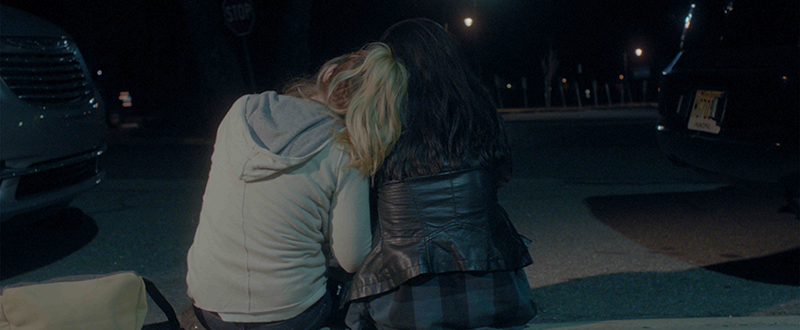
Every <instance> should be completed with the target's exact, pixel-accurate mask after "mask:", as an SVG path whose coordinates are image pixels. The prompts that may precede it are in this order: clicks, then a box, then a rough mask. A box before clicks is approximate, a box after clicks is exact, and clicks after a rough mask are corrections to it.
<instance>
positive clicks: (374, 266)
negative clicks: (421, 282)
mask: <svg viewBox="0 0 800 330" xmlns="http://www.w3.org/2000/svg"><path fill="white" fill-rule="evenodd" d="M497 189H498V185H497V178H496V177H495V173H494V172H493V171H491V170H490V169H487V168H478V169H469V170H462V171H454V172H446V173H441V174H437V175H431V176H424V177H417V178H413V179H408V180H404V181H395V182H388V183H384V184H382V185H380V186H379V187H378V188H377V191H378V196H377V204H378V228H377V229H376V230H377V231H379V234H378V233H376V236H378V237H379V238H380V239H378V240H377V241H376V243H375V246H374V248H373V251H372V252H371V253H370V254H369V255H368V256H367V258H366V260H365V261H364V263H363V264H362V266H361V267H360V268H359V271H358V272H356V274H355V275H354V277H353V281H352V283H351V286H350V291H349V293H348V297H347V300H348V301H349V300H356V299H360V298H364V297H368V296H372V295H377V294H381V293H384V292H387V291H390V290H392V289H394V288H396V287H398V286H400V285H401V284H403V283H404V282H406V281H408V280H410V279H412V278H414V277H416V276H419V275H421V274H441V273H447V272H458V271H482V272H485V271H509V270H517V269H520V268H522V267H525V266H528V265H530V264H532V263H533V261H532V259H531V256H530V253H529V252H528V245H529V242H530V241H529V240H527V238H524V237H522V236H521V235H520V234H519V233H518V232H517V231H516V229H515V228H514V226H513V224H512V223H511V221H510V220H509V217H508V214H507V213H506V211H505V210H504V209H503V208H502V207H501V206H500V205H499V204H498V203H497Z"/></svg>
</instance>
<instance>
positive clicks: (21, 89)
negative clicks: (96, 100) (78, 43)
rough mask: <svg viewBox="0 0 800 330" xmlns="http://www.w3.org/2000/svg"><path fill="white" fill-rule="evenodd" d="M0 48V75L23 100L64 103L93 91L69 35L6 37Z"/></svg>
mask: <svg viewBox="0 0 800 330" xmlns="http://www.w3.org/2000/svg"><path fill="white" fill-rule="evenodd" d="M2 50H3V51H2V52H0V77H2V79H3V81H5V83H6V85H8V87H9V88H11V91H13V92H14V93H15V94H16V95H17V97H18V98H19V99H21V100H23V101H26V102H31V103H45V104H54V103H67V102H72V101H77V100H82V99H85V98H86V97H89V95H91V93H92V89H91V88H92V87H91V85H90V83H89V77H87V75H86V73H85V71H84V70H83V65H82V63H81V61H80V58H79V56H78V50H77V48H76V47H75V45H74V44H73V43H72V42H71V41H70V40H69V39H60V38H21V37H5V38H2Z"/></svg>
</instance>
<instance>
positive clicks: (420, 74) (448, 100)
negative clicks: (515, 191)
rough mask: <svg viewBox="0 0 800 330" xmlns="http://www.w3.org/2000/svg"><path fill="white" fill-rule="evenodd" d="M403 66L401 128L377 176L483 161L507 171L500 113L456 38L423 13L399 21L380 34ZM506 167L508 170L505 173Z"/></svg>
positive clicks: (426, 171)
mask: <svg viewBox="0 0 800 330" xmlns="http://www.w3.org/2000/svg"><path fill="white" fill-rule="evenodd" d="M381 42H383V43H385V44H387V45H389V47H390V48H391V49H392V52H393V53H394V54H395V56H396V57H397V58H398V59H399V60H400V61H401V62H402V63H403V64H404V65H405V67H406V69H407V70H408V74H409V79H408V93H407V98H408V100H407V103H406V106H405V107H404V110H403V113H402V115H401V118H402V133H401V135H400V139H399V140H398V142H397V144H396V145H395V147H394V149H393V151H392V153H390V154H389V156H388V157H387V159H386V160H385V162H384V164H383V166H382V168H381V170H380V171H379V172H378V174H379V175H378V178H379V179H381V180H388V181H394V180H400V179H404V178H411V177H417V176H424V175H432V174H437V173H441V172H445V171H452V170H460V169H466V168H471V167H478V166H487V167H494V168H498V169H501V170H502V172H503V173H501V174H502V175H503V176H504V177H506V178H507V176H508V175H510V170H511V168H510V166H511V158H510V153H509V150H508V141H507V137H506V134H505V130H504V125H503V119H502V117H500V115H499V113H498V112H497V108H496V107H495V105H494V102H493V101H492V99H491V96H490V95H489V92H488V91H487V90H486V89H485V88H484V87H483V85H482V84H481V82H480V80H479V79H478V77H477V76H476V75H475V73H474V72H473V71H472V69H471V68H470V67H469V64H468V63H467V61H465V59H464V58H463V55H462V54H461V52H460V51H459V49H458V45H457V44H456V42H455V40H454V39H453V38H452V37H451V36H450V35H449V34H448V32H447V31H446V30H445V29H444V28H442V26H441V25H439V24H437V23H435V22H433V21H431V20H428V19H411V20H406V21H402V22H399V23H397V24H395V25H393V26H392V27H390V28H389V29H387V30H386V32H385V33H384V34H383V36H382V37H381ZM506 172H507V173H506Z"/></svg>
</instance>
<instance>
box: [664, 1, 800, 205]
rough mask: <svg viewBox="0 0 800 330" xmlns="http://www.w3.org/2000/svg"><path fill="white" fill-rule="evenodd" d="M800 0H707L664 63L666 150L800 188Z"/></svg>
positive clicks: (721, 171)
mask: <svg viewBox="0 0 800 330" xmlns="http://www.w3.org/2000/svg"><path fill="white" fill-rule="evenodd" d="M798 3H800V2H798V1H797V0H785V1H784V0H778V1H771V2H769V3H765V2H763V1H759V0H708V1H699V2H697V3H696V4H693V5H692V6H691V8H690V11H689V15H688V17H687V18H686V22H685V26H684V31H683V36H682V38H681V51H680V52H679V53H678V55H677V56H676V57H675V59H674V60H673V62H672V63H671V64H670V65H669V66H668V67H667V68H666V69H665V70H664V72H663V75H662V77H661V86H660V95H659V114H660V122H659V124H658V127H657V135H658V139H659V143H660V146H661V148H662V149H663V151H664V153H665V154H666V156H667V157H668V158H669V159H670V160H672V161H673V162H674V163H676V164H678V165H682V166H687V167H690V168H693V169H695V170H698V171H699V172H701V173H704V174H707V175H708V176H709V177H712V178H714V179H717V180H721V181H725V182H729V183H732V184H755V185H764V186H773V187H781V188H782V189H785V191H786V194H787V198H788V199H789V201H790V203H789V204H788V205H787V208H788V209H790V210H791V211H792V212H795V213H797V195H798V189H800V176H799V175H798V172H800V157H798V155H800V146H799V145H798V144H799V143H800V133H799V132H800V119H799V118H800V103H799V102H800V85H798V79H800V77H798V71H799V70H798V69H800V23H798V21H799V19H798V16H800V9H799V8H798Z"/></svg>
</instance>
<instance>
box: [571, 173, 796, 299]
mask: <svg viewBox="0 0 800 330" xmlns="http://www.w3.org/2000/svg"><path fill="white" fill-rule="evenodd" d="M585 202H586V203H587V205H588V206H589V208H590V209H591V212H592V214H593V215H594V216H595V217H596V218H597V219H598V220H600V221H601V222H603V223H604V224H606V225H608V226H609V227H611V228H612V229H614V230H615V231H617V232H619V233H621V234H622V235H625V236H626V237H628V238H629V239H631V240H633V241H635V242H637V243H639V244H641V245H643V246H645V247H647V248H648V249H650V250H651V251H653V252H656V253H661V254H665V255H669V256H671V257H674V258H677V259H680V260H682V261H684V262H687V263H689V264H693V265H697V266H699V267H704V268H706V269H708V270H711V271H715V272H718V273H722V274H726V275H730V276H736V277H739V278H742V279H747V280H752V281H758V282H762V283H769V284H782V285H791V286H798V285H800V240H798V239H797V238H798V237H800V221H798V220H797V219H796V218H795V217H794V215H792V214H787V213H781V212H779V209H780V207H781V206H782V205H784V204H785V200H784V199H783V198H782V196H780V195H774V194H768V193H765V192H763V191H754V190H744V189H738V188H735V187H720V188H716V189H711V190H700V191H687V192H674V193H655V194H638V195H619V196H599V197H590V198H588V199H586V201H585Z"/></svg>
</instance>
